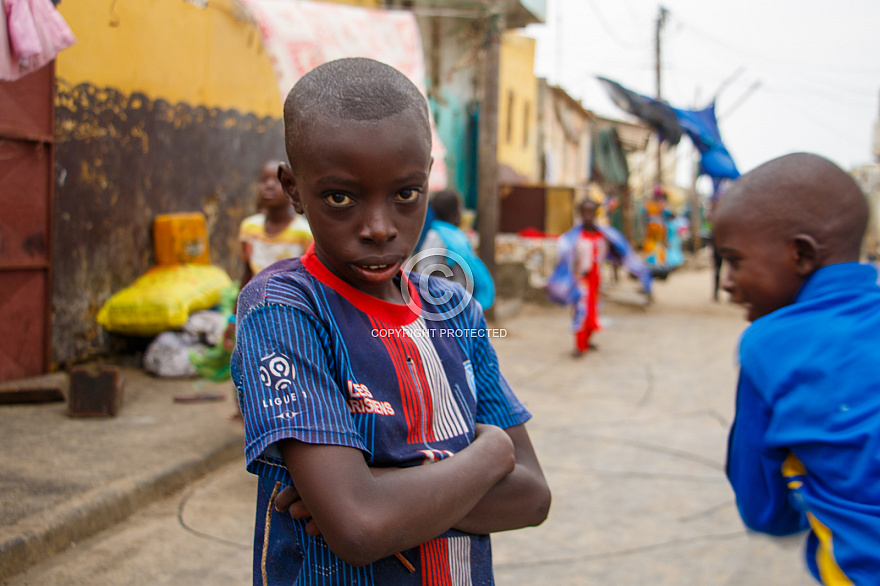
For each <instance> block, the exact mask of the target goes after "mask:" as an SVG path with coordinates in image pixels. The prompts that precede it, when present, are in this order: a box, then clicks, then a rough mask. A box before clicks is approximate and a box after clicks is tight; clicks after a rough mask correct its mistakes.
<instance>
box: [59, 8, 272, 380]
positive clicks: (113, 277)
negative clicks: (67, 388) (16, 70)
mask: <svg viewBox="0 0 880 586" xmlns="http://www.w3.org/2000/svg"><path fill="white" fill-rule="evenodd" d="M59 9H60V10H61V13H62V15H63V16H64V18H65V19H66V20H67V22H68V23H69V24H70V26H71V28H72V29H73V31H74V34H75V35H76V36H77V44H76V45H74V46H73V47H71V48H70V49H68V50H65V51H63V52H62V54H61V55H59V58H58V61H57V79H58V85H57V97H56V119H55V127H56V138H55V140H56V149H55V201H54V226H53V235H52V249H53V266H52V289H53V290H52V327H51V345H52V362H53V363H54V364H55V365H60V364H64V363H69V362H73V361H77V360H80V359H83V358H87V357H90V356H93V355H96V354H101V353H104V352H106V351H108V350H109V349H110V348H111V344H112V343H113V342H114V341H115V338H113V337H112V336H110V335H108V334H107V333H105V332H104V331H103V330H102V329H101V328H100V326H98V325H97V323H96V321H95V318H96V315H97V311H98V309H99V308H100V307H101V305H102V304H103V303H104V301H106V300H107V299H108V298H109V297H110V296H111V295H112V294H113V293H116V292H117V291H119V290H120V289H122V288H123V287H126V286H128V285H130V284H131V283H132V281H134V279H136V278H137V277H138V276H140V275H141V274H143V273H144V272H145V271H146V270H148V269H149V268H150V267H151V266H152V264H153V241H152V222H153V218H154V217H155V216H156V215H159V214H164V213H170V212H179V211H202V212H204V213H205V215H206V217H207V220H208V232H209V243H210V247H211V261H212V263H213V264H216V265H218V266H221V267H223V268H224V269H226V270H227V272H229V273H230V276H231V277H233V278H234V279H237V278H238V277H239V275H240V271H241V269H240V266H239V265H240V260H239V253H238V246H237V244H236V237H237V232H238V224H239V222H240V220H241V219H242V218H243V217H244V215H245V214H248V213H252V212H253V211H254V205H255V198H256V177H257V174H258V171H259V168H260V166H261V165H262V164H263V163H264V162H265V161H266V160H268V159H270V158H280V157H282V156H283V155H284V149H283V125H282V123H281V121H280V119H281V108H282V96H281V92H280V91H279V88H278V84H277V81H276V77H275V74H274V72H273V69H272V64H271V62H270V60H269V57H268V55H267V53H266V52H265V50H264V48H263V45H262V40H261V36H260V31H259V30H258V29H257V28H256V26H255V25H254V24H253V22H252V21H251V20H250V17H249V16H248V13H247V11H246V10H245V9H244V8H243V6H242V5H241V4H240V3H239V2H238V0H216V1H215V0H212V1H211V2H209V3H207V4H205V5H204V7H200V6H199V5H198V3H188V2H183V1H181V0H151V1H150V2H116V1H114V0H77V1H76V2H63V3H62V4H61V5H60V6H59Z"/></svg>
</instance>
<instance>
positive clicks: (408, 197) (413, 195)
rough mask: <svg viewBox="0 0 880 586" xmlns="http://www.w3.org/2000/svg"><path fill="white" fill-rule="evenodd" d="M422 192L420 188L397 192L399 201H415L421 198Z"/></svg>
mask: <svg viewBox="0 0 880 586" xmlns="http://www.w3.org/2000/svg"><path fill="white" fill-rule="evenodd" d="M419 195H421V192H420V191H419V190H418V189H402V190H401V191H400V192H398V194H397V199H398V201H415V200H417V199H418V198H419Z"/></svg>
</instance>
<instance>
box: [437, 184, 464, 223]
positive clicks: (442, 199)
mask: <svg viewBox="0 0 880 586" xmlns="http://www.w3.org/2000/svg"><path fill="white" fill-rule="evenodd" d="M431 207H432V208H434V214H435V215H436V216H437V219H438V220H442V221H444V222H449V223H451V224H456V223H458V220H457V218H458V216H459V215H460V214H461V198H460V197H459V195H458V193H457V192H455V191H453V190H451V189H443V190H441V191H438V192H436V193H434V194H433V195H432V196H431Z"/></svg>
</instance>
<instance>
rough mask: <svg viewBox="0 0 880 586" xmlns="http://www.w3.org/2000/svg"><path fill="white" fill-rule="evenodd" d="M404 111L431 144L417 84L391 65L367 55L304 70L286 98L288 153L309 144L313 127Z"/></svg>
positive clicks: (293, 159) (291, 156)
mask: <svg viewBox="0 0 880 586" xmlns="http://www.w3.org/2000/svg"><path fill="white" fill-rule="evenodd" d="M395 116H405V117H408V118H409V119H411V120H413V121H415V122H416V124H417V128H418V129H419V130H420V132H421V134H422V139H423V140H424V141H425V142H426V143H427V145H428V148H429V149H430V145H431V126H430V122H429V118H428V104H427V101H426V100H425V98H424V96H423V95H422V94H421V92H420V91H419V89H418V88H417V87H416V86H415V84H413V82H412V81H410V80H409V78H407V77H406V76H405V75H404V74H402V73H401V72H400V71H398V70H396V69H394V68H393V67H391V66H390V65H386V64H384V63H381V62H379V61H375V60H373V59H366V58H348V59H337V60H336V61H330V62H328V63H325V64H323V65H320V66H318V67H316V68H315V69H313V70H311V71H310V72H308V73H307V74H305V75H304V76H303V77H302V78H301V79H300V80H299V81H298V82H297V83H296V85H294V86H293V89H291V90H290V93H289V94H288V95H287V99H286V100H285V102H284V127H285V135H286V136H285V143H286V146H287V156H288V158H289V159H290V164H291V165H292V166H293V168H294V171H296V155H297V153H298V152H299V150H300V149H302V148H308V147H307V145H308V142H309V140H310V139H311V135H312V130H313V129H314V128H315V127H316V126H317V125H318V124H321V125H322V127H324V128H330V129H332V128H334V127H338V125H339V124H341V123H362V124H369V123H372V122H377V121H381V120H385V119H387V118H391V117H395Z"/></svg>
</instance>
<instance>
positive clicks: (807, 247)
mask: <svg viewBox="0 0 880 586" xmlns="http://www.w3.org/2000/svg"><path fill="white" fill-rule="evenodd" d="M791 243H792V248H793V252H794V257H795V263H796V267H797V272H798V275H800V276H801V277H808V276H810V275H811V274H812V273H813V271H815V270H816V269H818V268H819V266H820V260H819V243H818V242H816V239H815V238H813V237H812V236H810V235H809V234H797V235H796V236H795V237H794V238H792V240H791Z"/></svg>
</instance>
